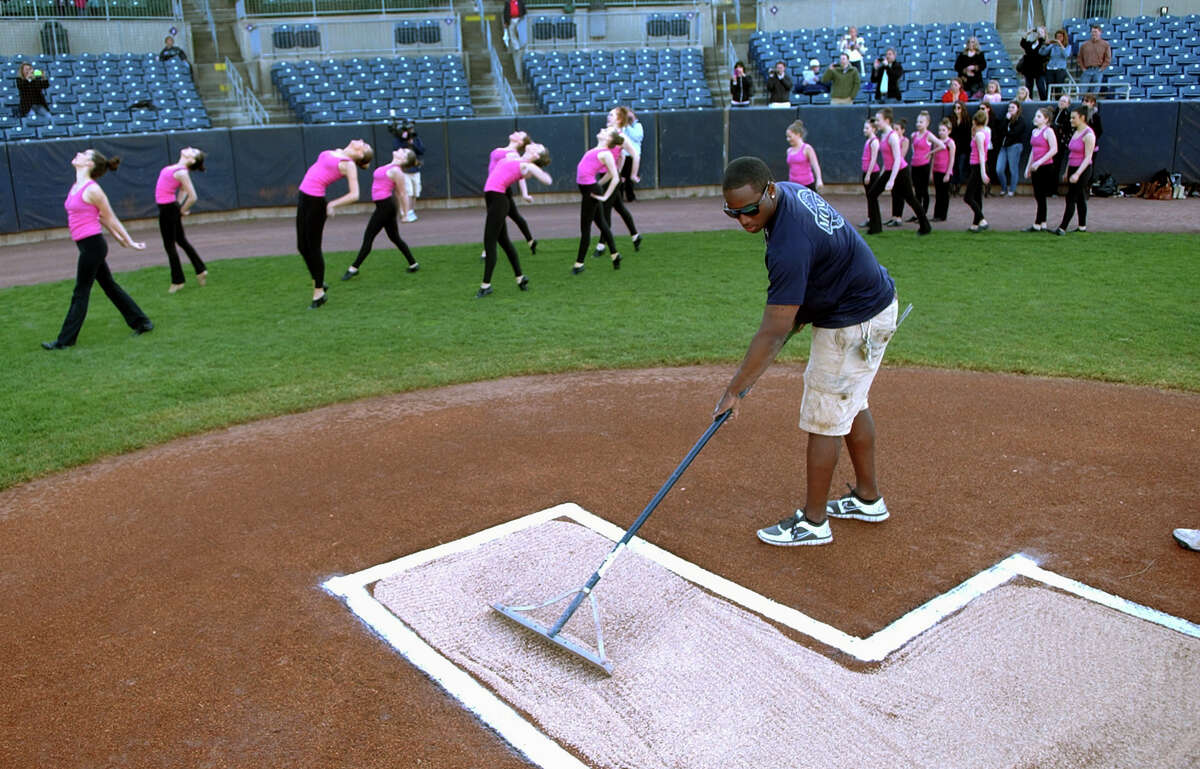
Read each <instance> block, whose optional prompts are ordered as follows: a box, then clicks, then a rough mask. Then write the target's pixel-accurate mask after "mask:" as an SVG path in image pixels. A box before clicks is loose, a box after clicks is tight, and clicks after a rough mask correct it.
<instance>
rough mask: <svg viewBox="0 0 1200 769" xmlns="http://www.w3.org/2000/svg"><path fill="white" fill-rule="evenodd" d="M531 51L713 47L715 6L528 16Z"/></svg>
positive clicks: (577, 11)
mask: <svg viewBox="0 0 1200 769" xmlns="http://www.w3.org/2000/svg"><path fill="white" fill-rule="evenodd" d="M528 25H529V43H528V47H529V49H530V50H546V49H554V48H558V49H565V50H570V49H573V48H630V47H639V48H640V47H643V46H651V47H658V46H672V47H676V46H678V47H692V46H705V47H707V46H711V45H713V43H714V40H713V26H714V25H713V10H712V7H711V6H707V7H704V6H696V7H692V6H690V5H688V6H686V7H684V8H682V9H681V8H680V7H678V6H677V7H671V6H664V5H662V4H661V3H659V4H655V5H653V6H650V5H644V6H639V8H638V9H631V10H611V9H603V10H578V9H576V10H575V11H574V12H573V13H563V12H562V8H561V7H560V8H559V9H558V11H557V12H553V13H539V12H536V11H532V10H531V11H530V12H529V15H528Z"/></svg>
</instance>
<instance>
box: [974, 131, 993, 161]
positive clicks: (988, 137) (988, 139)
mask: <svg viewBox="0 0 1200 769" xmlns="http://www.w3.org/2000/svg"><path fill="white" fill-rule="evenodd" d="M980 134H983V149H984V151H985V152H986V151H987V150H990V149H991V148H992V129H990V128H988V127H986V126H984V127H983V128H980V129H979V130H978V131H976V132H975V136H972V137H971V159H970V164H971V165H973V166H977V165H979V142H978V141H976V140H975V137H976V136H979V135H980ZM985 160H986V158H985Z"/></svg>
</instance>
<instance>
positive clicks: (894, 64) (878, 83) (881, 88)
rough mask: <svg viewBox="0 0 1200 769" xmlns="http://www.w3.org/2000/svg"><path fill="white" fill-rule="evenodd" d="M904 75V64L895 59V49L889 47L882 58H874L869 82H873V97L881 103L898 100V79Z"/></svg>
mask: <svg viewBox="0 0 1200 769" xmlns="http://www.w3.org/2000/svg"><path fill="white" fill-rule="evenodd" d="M903 77H904V66H903V65H902V64H901V63H900V62H899V61H897V60H896V49H895V48H889V49H887V51H886V52H885V53H884V54H883V58H882V59H876V60H875V65H874V67H873V68H872V70H871V82H872V83H874V84H875V98H876V99H877V100H878V101H880V102H883V103H887V102H889V101H896V102H898V101H900V80H901V78H903Z"/></svg>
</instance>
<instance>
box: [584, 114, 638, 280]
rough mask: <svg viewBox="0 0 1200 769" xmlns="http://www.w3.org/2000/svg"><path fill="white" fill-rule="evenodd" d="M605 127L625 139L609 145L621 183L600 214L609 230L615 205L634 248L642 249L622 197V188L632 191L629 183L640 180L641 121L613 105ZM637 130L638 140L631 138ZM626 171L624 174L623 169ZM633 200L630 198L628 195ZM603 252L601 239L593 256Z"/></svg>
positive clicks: (605, 202) (636, 249)
mask: <svg viewBox="0 0 1200 769" xmlns="http://www.w3.org/2000/svg"><path fill="white" fill-rule="evenodd" d="M608 127H609V128H611V129H612V130H614V131H617V132H618V133H620V134H621V137H622V138H623V139H624V140H625V141H623V142H622V143H621V144H619V145H617V146H615V147H613V148H612V155H613V162H615V163H616V165H617V169H618V171H619V172H620V173H621V174H622V177H621V184H620V185H619V186H618V187H617V191H616V192H615V193H614V194H612V195H610V196H609V197H608V200H606V201H604V205H603V206H602V210H601V213H603V215H604V223H605V224H607V225H608V229H609V230H610V231H611V230H612V212H613V209H614V208H615V209H616V210H617V215H618V216H620V217H621V221H623V222H625V230H626V231H627V232H628V233H629V235H630V237H631V238H633V250H634V251H641V250H642V235H641V233H640V232H638V228H637V225H636V224H634V222H633V214H631V213H629V208H628V207H627V206H626V205H625V201H624V200H623V199H622V198H623V197H624V196H623V195H622V190H628V191H630V192H632V189H633V187H632V183H633V182H640V181H641V177H640V176H638V173H639V171H640V170H641V167H642V153H641V150H640V149H639V148H640V147H641V144H642V138H641V137H642V124H641V123H638V122H636V120H635V118H634V117H633V112H631V111H630V110H629V108H628V107H615V108H613V109H612V110H610V111H609V113H608ZM633 129H636V134H637V140H636V141H635V140H634V139H633V138H631V133H633V132H634V130H633ZM626 169H628V171H629V173H628V176H627V177H626V175H625V171H626ZM626 178H629V179H631V180H632V181H631V182H630V185H629V186H626V184H625V179H626ZM630 199H631V200H632V198H630ZM603 253H604V242H603V241H601V242H599V243H597V244H596V254H595V255H596V256H600V255H601V254H603Z"/></svg>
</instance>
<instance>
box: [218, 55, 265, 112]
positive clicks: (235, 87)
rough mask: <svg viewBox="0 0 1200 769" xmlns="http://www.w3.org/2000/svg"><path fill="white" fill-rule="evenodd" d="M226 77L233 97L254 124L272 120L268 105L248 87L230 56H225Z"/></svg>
mask: <svg viewBox="0 0 1200 769" xmlns="http://www.w3.org/2000/svg"><path fill="white" fill-rule="evenodd" d="M225 79H226V80H227V81H228V82H229V90H230V91H232V92H233V98H234V100H235V101H237V105H238V107H239V108H240V109H241V110H242V111H243V112H245V113H246V114H247V115H249V116H250V122H252V123H254V125H266V124H267V123H269V122H271V116H270V114H269V113H268V112H267V109H266V107H264V106H263V104H262V102H261V101H259V100H258V97H257V96H256V95H255V94H254V92H253V91H251V90H250V89H249V88H247V87H246V83H245V81H243V80H242V75H241V73H240V72H238V71H237V67H235V66H234V65H233V62H232V61H230V60H229V57H228V56H226V57H225Z"/></svg>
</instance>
